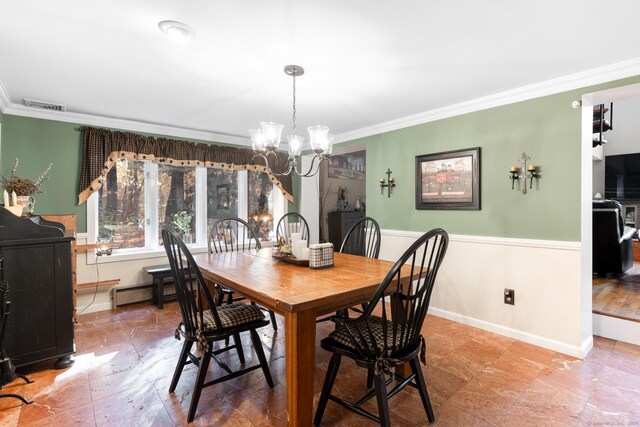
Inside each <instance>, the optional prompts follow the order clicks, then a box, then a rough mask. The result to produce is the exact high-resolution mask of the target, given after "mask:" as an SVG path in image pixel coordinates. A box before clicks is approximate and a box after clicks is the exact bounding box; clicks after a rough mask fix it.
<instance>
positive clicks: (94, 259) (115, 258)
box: [87, 241, 275, 264]
mask: <svg viewBox="0 0 640 427" xmlns="http://www.w3.org/2000/svg"><path fill="white" fill-rule="evenodd" d="M260 244H261V245H262V247H263V248H271V247H273V246H274V244H275V242H273V241H267V242H264V241H260ZM189 250H190V251H191V253H192V254H200V253H204V252H207V250H208V248H207V246H195V245H189ZM166 256H167V254H166V252H165V250H164V248H157V249H139V250H136V249H125V250H120V251H118V250H117V249H116V250H114V252H113V254H111V255H102V256H100V257H98V256H96V254H95V252H93V251H92V252H87V264H96V263H97V264H108V263H111V262H123V261H135V260H139V259H140V260H141V259H149V258H166Z"/></svg>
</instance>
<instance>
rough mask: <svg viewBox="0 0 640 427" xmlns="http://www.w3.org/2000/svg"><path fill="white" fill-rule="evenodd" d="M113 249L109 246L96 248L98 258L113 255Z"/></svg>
mask: <svg viewBox="0 0 640 427" xmlns="http://www.w3.org/2000/svg"><path fill="white" fill-rule="evenodd" d="M112 253H113V249H112V248H110V247H108V246H100V247H97V248H96V256H102V255H111V254H112Z"/></svg>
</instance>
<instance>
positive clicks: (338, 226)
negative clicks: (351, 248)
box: [328, 211, 364, 252]
mask: <svg viewBox="0 0 640 427" xmlns="http://www.w3.org/2000/svg"><path fill="white" fill-rule="evenodd" d="M362 218H364V212H362V211H351V212H329V214H328V225H329V241H330V242H331V243H333V247H334V250H335V251H336V252H337V251H339V250H340V245H342V241H343V240H344V237H345V236H346V235H347V231H349V229H350V228H351V227H352V226H353V224H355V223H356V222H358V221H359V220H361V219H362Z"/></svg>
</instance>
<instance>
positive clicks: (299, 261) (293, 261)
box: [271, 252, 309, 266]
mask: <svg viewBox="0 0 640 427" xmlns="http://www.w3.org/2000/svg"><path fill="white" fill-rule="evenodd" d="M271 256H272V257H274V258H275V259H279V260H280V261H284V262H288V263H289V264H294V265H306V266H308V265H309V260H308V259H298V258H296V257H293V256H289V255H281V254H280V252H273V253H272V254H271Z"/></svg>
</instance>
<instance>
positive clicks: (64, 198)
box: [2, 114, 86, 232]
mask: <svg viewBox="0 0 640 427" xmlns="http://www.w3.org/2000/svg"><path fill="white" fill-rule="evenodd" d="M75 127H77V125H75V124H73V123H62V122H56V121H53V120H41V119H32V118H27V117H19V116H12V115H9V114H5V115H4V119H3V122H2V173H3V175H4V176H6V177H8V176H9V175H10V174H11V167H12V166H13V162H14V161H15V159H16V158H17V159H19V165H18V170H17V174H18V175H20V176H24V177H27V178H31V179H36V178H37V177H38V176H39V175H40V174H41V173H42V172H43V171H44V170H45V169H46V168H47V166H48V165H49V163H53V167H52V168H51V173H50V176H51V178H49V179H48V180H47V181H45V183H44V184H43V185H42V188H43V190H44V191H45V193H44V194H36V195H34V198H35V199H36V204H35V212H36V213H49V214H76V215H78V231H80V232H83V231H86V207H85V206H84V205H83V206H77V203H78V182H79V180H80V157H81V153H82V152H81V148H82V147H81V133H80V132H77V131H75V130H74V128H75Z"/></svg>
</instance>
